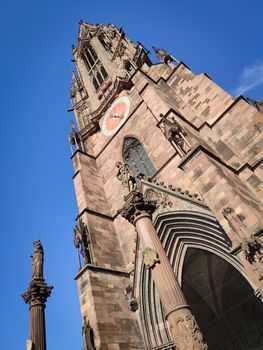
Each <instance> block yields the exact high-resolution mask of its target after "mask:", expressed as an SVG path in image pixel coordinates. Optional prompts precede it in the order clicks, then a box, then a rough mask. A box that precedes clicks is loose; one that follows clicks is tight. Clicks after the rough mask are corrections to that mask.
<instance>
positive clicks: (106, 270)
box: [74, 264, 130, 280]
mask: <svg viewBox="0 0 263 350" xmlns="http://www.w3.org/2000/svg"><path fill="white" fill-rule="evenodd" d="M88 270H91V271H95V272H101V273H110V274H113V275H121V276H124V277H127V278H129V277H130V272H127V271H124V270H118V269H114V268H108V267H103V266H98V265H94V264H87V265H85V266H84V267H83V268H82V269H81V270H80V271H79V272H78V274H77V275H76V277H75V278H74V279H75V280H78V279H79V277H81V276H82V275H83V274H84V273H85V272H86V271H88Z"/></svg>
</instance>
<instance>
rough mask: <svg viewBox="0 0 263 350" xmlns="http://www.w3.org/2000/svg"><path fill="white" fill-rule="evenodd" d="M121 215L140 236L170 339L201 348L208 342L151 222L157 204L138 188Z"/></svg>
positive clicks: (193, 348) (193, 349)
mask: <svg viewBox="0 0 263 350" xmlns="http://www.w3.org/2000/svg"><path fill="white" fill-rule="evenodd" d="M125 199H126V204H125V206H124V207H123V208H122V210H120V212H121V215H122V216H123V217H124V218H125V219H127V220H128V221H129V222H131V223H132V224H133V225H134V226H135V227H136V229H137V231H138V234H139V236H140V239H141V242H142V245H143V248H144V256H143V260H144V263H145V265H146V266H147V267H148V268H150V269H151V270H152V276H153V280H154V282H155V285H156V288H157V290H158V293H159V295H160V298H161V300H162V303H163V305H164V308H165V311H166V318H167V320H168V323H169V326H170V329H171V333H172V336H173V339H174V341H175V344H176V348H177V349H178V350H188V349H189V350H190V349H191V350H204V349H207V345H206V344H205V343H204V341H203V336H202V333H201V331H200V328H199V327H198V325H197V323H196V321H195V318H194V316H193V314H192V313H191V311H190V308H189V306H188V304H187V302H186V300H185V297H184V294H183V292H182V289H181V287H180V285H179V283H178V281H177V278H176V276H175V274H174V271H173V269H172V266H171V264H170V262H169V260H168V257H167V255H166V253H165V251H164V249H163V247H162V244H161V242H160V240H159V237H158V235H157V233H156V231H155V228H154V226H153V223H152V219H151V214H152V213H153V211H154V210H155V208H156V206H155V203H153V202H147V201H145V200H144V199H143V196H142V194H141V193H139V192H131V193H130V194H129V195H128V196H127V197H126V198H125Z"/></svg>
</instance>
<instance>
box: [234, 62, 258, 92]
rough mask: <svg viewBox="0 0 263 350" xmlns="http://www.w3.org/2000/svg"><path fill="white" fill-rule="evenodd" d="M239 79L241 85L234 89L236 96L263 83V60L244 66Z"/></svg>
mask: <svg viewBox="0 0 263 350" xmlns="http://www.w3.org/2000/svg"><path fill="white" fill-rule="evenodd" d="M239 81H240V84H239V86H238V87H237V88H236V89H235V90H234V91H233V95H234V96H239V95H243V94H244V93H245V92H248V91H249V90H252V89H253V88H255V87H257V86H258V85H261V84H263V62H258V63H256V64H254V65H253V66H252V67H246V68H244V70H243V72H242V74H241V76H240V78H239Z"/></svg>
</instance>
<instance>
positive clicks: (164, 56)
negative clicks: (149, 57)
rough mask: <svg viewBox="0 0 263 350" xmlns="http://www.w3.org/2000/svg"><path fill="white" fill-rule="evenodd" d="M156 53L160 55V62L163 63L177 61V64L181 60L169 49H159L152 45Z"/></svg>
mask: <svg viewBox="0 0 263 350" xmlns="http://www.w3.org/2000/svg"><path fill="white" fill-rule="evenodd" d="M152 48H153V49H154V51H155V53H156V55H157V56H158V58H159V60H160V62H163V63H166V64H168V63H170V62H173V61H175V62H176V63H177V64H179V63H180V62H179V61H177V59H176V58H174V57H173V56H172V55H171V54H170V53H168V52H167V51H165V50H164V49H158V48H157V47H154V46H153V47H152Z"/></svg>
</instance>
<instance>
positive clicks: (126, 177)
mask: <svg viewBox="0 0 263 350" xmlns="http://www.w3.org/2000/svg"><path fill="white" fill-rule="evenodd" d="M116 167H117V173H116V177H117V179H118V180H120V181H121V183H122V185H123V186H124V188H125V189H127V190H128V192H129V193H130V192H131V191H135V190H136V189H137V184H136V181H135V178H134V177H133V175H132V172H131V171H130V169H129V167H128V165H127V164H126V163H124V164H123V163H121V162H116Z"/></svg>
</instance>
